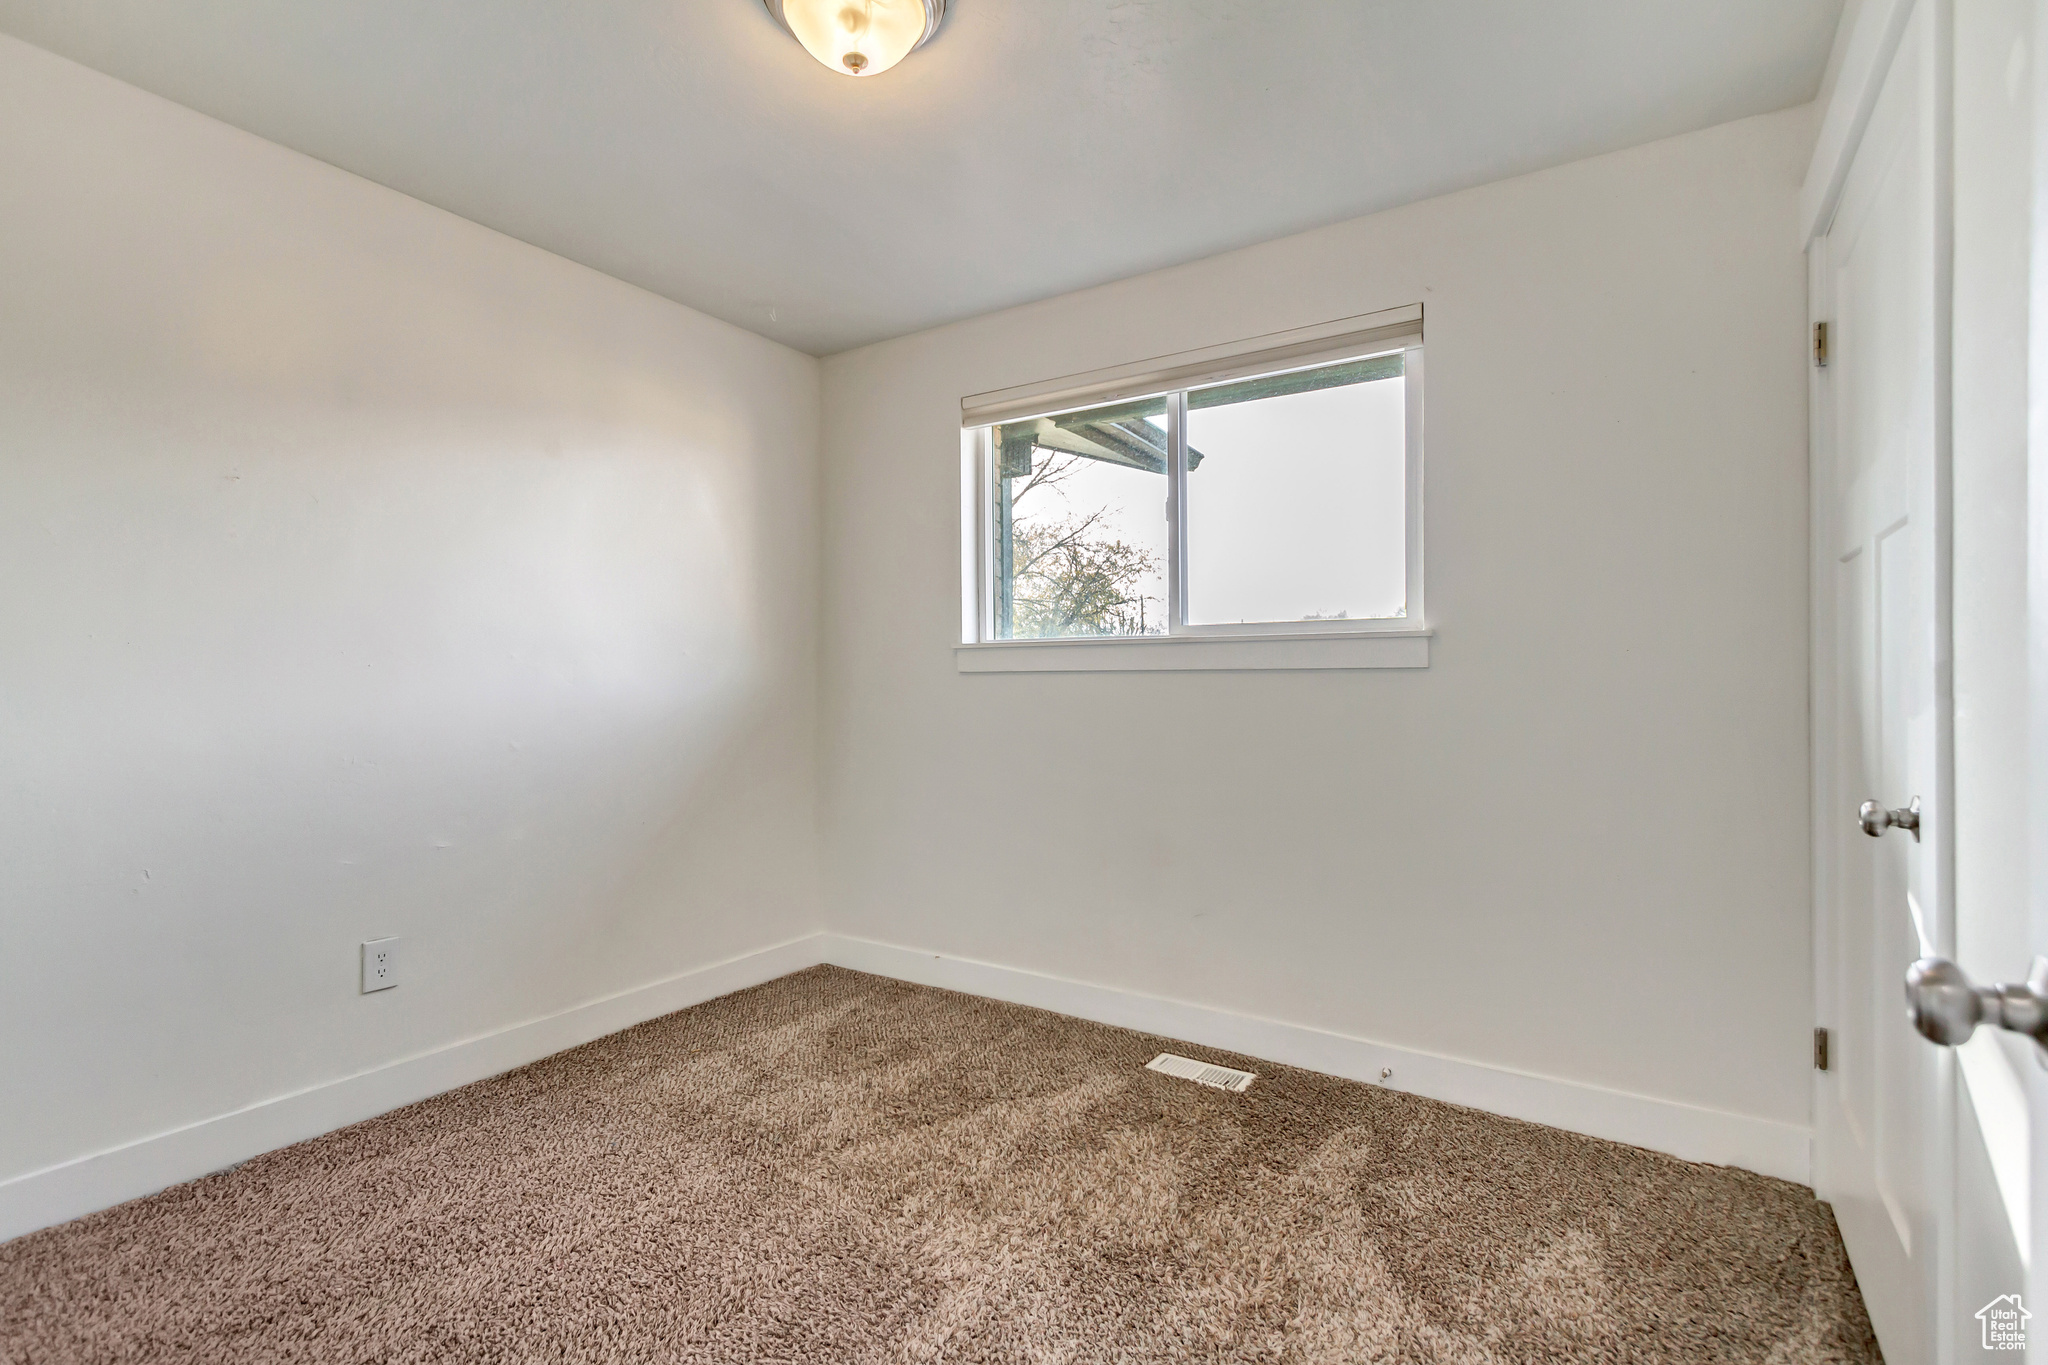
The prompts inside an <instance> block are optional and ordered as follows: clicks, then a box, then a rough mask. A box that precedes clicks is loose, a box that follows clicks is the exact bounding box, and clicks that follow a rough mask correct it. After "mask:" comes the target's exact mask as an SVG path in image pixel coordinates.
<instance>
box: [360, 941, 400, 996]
mask: <svg viewBox="0 0 2048 1365" xmlns="http://www.w3.org/2000/svg"><path fill="white" fill-rule="evenodd" d="M397 984H398V940H397V939H395V938H373V939H371V940H370V941H369V942H368V943H365V944H364V945H363V994H364V995H368V994H369V993H370V992H371V991H388V990H390V989H391V988H392V987H393V986H396V985H397Z"/></svg>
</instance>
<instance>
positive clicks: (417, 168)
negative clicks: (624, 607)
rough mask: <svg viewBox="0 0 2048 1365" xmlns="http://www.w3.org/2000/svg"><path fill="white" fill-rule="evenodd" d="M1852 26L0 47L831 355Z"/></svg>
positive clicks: (439, 14) (1578, 146) (527, 31)
mask: <svg viewBox="0 0 2048 1365" xmlns="http://www.w3.org/2000/svg"><path fill="white" fill-rule="evenodd" d="M1841 7H1842V0H952V12H951V14H950V15H949V17H948V18H947V21H946V26H945V28H944V29H943V30H942V31H941V32H940V34H939V36H938V37H937V38H936V39H935V40H934V41H933V42H932V43H931V45H930V46H928V47H926V48H925V49H924V50H923V51H921V52H918V53H916V54H914V55H912V56H911V57H910V58H909V59H908V60H906V61H905V62H904V63H903V65H902V66H900V67H898V68H897V69H896V70H894V71H891V72H888V73H885V74H883V75H881V76H877V77H874V78H872V79H867V80H853V79H850V78H847V77H844V76H839V75H835V74H834V73H832V72H829V71H827V70H825V69H824V68H823V67H821V66H819V65H817V64H816V63H815V62H813V61H812V60H811V58H810V57H809V56H808V55H806V54H805V53H804V51H803V50H802V49H801V48H800V47H798V46H797V44H796V42H795V40H794V39H792V38H790V37H789V36H788V35H787V34H785V33H784V32H783V31H782V30H781V29H779V28H777V27H776V26H775V24H774V22H773V21H772V20H771V19H770V18H769V17H768V15H767V13H766V11H765V10H764V9H763V8H762V5H761V0H178V3H165V0H0V30H4V31H6V32H8V33H12V34H14V35H16V36H18V37H21V38H24V39H27V40H28V41H30V42H32V43H36V44H38V45H40V46H43V47H46V48H49V49H51V50H52V51H55V52H59V53H62V54H63V55H65V56H68V57H72V58H74V59H76V60H78V61H80V62H83V63H85V64H87V65H89V66H93V67H96V68H98V69H100V70H102V71H105V72H108V73H111V74H112V75H115V76H118V77H120V78H121V79H123V80H127V81H130V82H133V83H134V84H136V85H139V86H142V87H144V88H145V89H149V90H153V91H156V92H157V93H159V94H162V95H165V96H168V97H169V98H171V99H173V100H176V101H178V102H179V103H181V104H185V105H189V106H191V107H192V108H195V109H199V110H203V111H204V112H206V113H209V114H212V115H215V116H216V117H218V118H221V119H224V120H226V121H227V122H229V123H233V124H236V125H238V126H240V127H242V128H246V129H248V130H250V131H251V132H254V133H257V134H260V135H261V136H263V137H266V138H270V139H272V140H273V141H276V142H281V143H283V144H285V145H286V146H289V147H295V148H297V149H299V150H300V151H303V152H307V153H310V154H311V155H313V156H316V157H319V158H321V159H322V160H324V161H330V162H332V163H334V164H335V165H337V166H342V167H346V168H347V169H349V170H351V171H355V172H357V173H358V174H361V175H364V176H367V177H369V178H370V179H372V180H376V181H380V182H382V183H383V184H386V185H390V186H393V187H394V188H397V189H400V190H403V191H405V192H406V193H407V194H411V195H415V196H417V197H418V198H420V199H424V200H426V201H427V202H429V203H432V204H438V205H440V206H441V207H443V208H446V209H449V210H452V211H453V212H455V213H458V214H461V215H462V216H463V217H465V218H471V219H474V220H475V221H477V222H479V223H484V224H488V225H489V226H491V227H494V228H497V229H499V230H500V231H503V232H507V233H510V234H511V235H512V236H515V237H519V238H523V239H524V240H526V241H529V242H532V243H534V244H536V245H538V246H542V247H545V248H547V249H548V250H550V251H554V252H558V253H560V254H561V255H564V256H568V257H570V258H572V259H574V260H578V261H582V262H584V263H585V264H588V265H591V266H594V267H596V268H597V269H599V270H603V271H606V272H608V273H610V274H613V275H616V276H618V277H619V278H621V279H625V280H630V281H632V282H633V283H635V284H639V285H643V286H645V287H646V288H648V289H651V290H654V291H656V292H657V293H661V294H665V295H667V296H668V297H669V298H672V299H675V300H677V301H679V302H682V303H686V304H689V305H691V306H693V307H696V308H700V309H702V310H704V311H705V312H707V313H711V314H714V315H716V316H718V317H721V318H725V319H728V320H729V321H732V322H735V323H738V324H739V325H740V326H742V327H746V328H749V329H751V330H753V331H756V332H761V333H764V334H766V335H768V336H771V337H774V338H776V339H777V340H780V341H784V342H787V343H789V344H790V345H792V346H796V347H799V348H801V349H803V350H806V351H810V352H813V353H816V354H826V353H830V352H832V351H837V350H842V349H844V348H846V347H849V346H856V345H859V344H861V343H863V342H868V341H874V340H878V339H880V338H883V337H889V336H895V335H899V334H901V333H904V332H910V331H915V330H917V329H919V328H922V327H928V326H931V325H933V324H936V323H940V322H945V321H948V320H950V319H954V318H959V317H966V316H970V315H972V314H975V313H981V312H986V311H988V310H989V309H993V308H1000V307H1003V306H1005V305H1008V304H1014V303H1021V302H1024V301H1027V300H1030V299H1036V298H1043V297H1046V296H1049V295H1053V294H1058V293H1062V292H1064V291H1066V290H1069V289H1075V288H1079V287H1081V286H1085V285H1089V284H1096V283H1100V282H1102V281H1106V280H1111V279H1117V278H1121V277H1123V276H1127V275H1132V274H1136V273H1139V272H1141V271H1145V270H1150V269H1154V268H1157V267H1159V266H1164V265H1170V264H1173V263H1175V262H1178V261H1185V260H1193V259H1196V258H1199V257H1202V256H1207V255H1211V254H1213V253H1215V252H1218V251H1223V250H1227V249H1229V248H1231V247H1236V246H1242V245H1245V244H1247V243H1251V242H1256V241H1261V240H1264V239H1267V238H1271V237H1277V236H1280V235H1283V234H1285V233H1289V232H1295V231H1299V230H1301V229H1304V228H1308V227H1313V226H1316V225H1317V224H1321V223H1328V222H1335V221H1337V220H1340V219H1344V218H1349V217H1353V216H1356V215H1358V214H1362V213H1369V212H1372V211H1374V210H1377V209H1383V208H1388V207H1391V206H1393V205H1395V204H1402V203H1407V202H1411V201H1413V200H1416V199H1421V198H1426V197H1428V196H1430V195H1433V194H1441V193H1443V192H1445V191H1448V190H1453V189H1457V188H1460V187H1463V186H1467V185H1474V184H1479V183H1482V182H1485V181H1488V180H1494V179H1498V178H1500V177H1502V176H1506V175H1513V174H1517V173H1519V172H1523V171H1529V170H1534V169H1537V168H1539V167H1542V166H1549V165H1555V164H1558V163H1560V162H1564V161H1569V160H1573V159H1575V158H1578V157H1582V156H1588V155H1592V154H1594V153H1598V152H1603V151H1609V150H1613V149H1615V148H1620V147H1626V146H1631V145H1634V144H1636V143H1641V142H1646V141H1649V140H1652V139H1654V138H1660V137H1667V136H1670V135H1671V134H1674V133H1679V132H1684V131H1686V130H1689V129H1693V128H1701V127H1706V126H1708V125H1710V124H1714V123H1720V122H1724V121H1726V120H1728V119H1733V118H1740V117H1742V116H1744V115H1748V114H1755V113H1762V112H1764V111H1766V110H1771V109H1779V108H1783V107H1785V106H1787V105H1791V104H1797V103H1801V102H1803V101H1805V100H1808V99H1811V98H1812V97H1813V95H1814V93H1815V91H1816V89H1817V88H1818V86H1819V83H1820V79H1821V72H1822V68H1823V66H1824V64H1825V62H1826V59H1827V53H1828V48H1829V45H1830V42H1831V41H1832V39H1833V36H1834V29H1835V23H1836V19H1837V17H1838V15H1839V13H1840V10H1841Z"/></svg>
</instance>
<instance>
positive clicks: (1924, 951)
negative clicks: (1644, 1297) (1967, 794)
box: [1815, 0, 1953, 1365]
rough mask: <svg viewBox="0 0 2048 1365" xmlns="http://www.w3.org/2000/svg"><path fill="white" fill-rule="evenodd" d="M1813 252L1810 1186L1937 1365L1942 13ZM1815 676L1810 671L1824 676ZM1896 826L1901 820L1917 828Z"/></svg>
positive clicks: (1941, 1203) (1929, 12) (1897, 1358)
mask: <svg viewBox="0 0 2048 1365" xmlns="http://www.w3.org/2000/svg"><path fill="white" fill-rule="evenodd" d="M1914 10H1915V12H1914V14H1913V16H1912V18H1911V19H1910V20H1909V22H1908V25H1907V28H1906V31H1905V36H1904V38H1903V39H1902V40H1901V42H1900V45H1899V47H1898V49H1897V54H1896V56H1895V57H1894V58H1893V59H1892V62H1891V64H1890V68H1889V70H1888V71H1887V72H1886V73H1885V74H1884V76H1883V78H1882V84H1881V86H1880V93H1879V95H1878V99H1877V103H1876V106H1875V109H1874V112H1873V113H1872V115H1871V117H1870V121H1869V124H1868V125H1867V128H1866V131H1865V132H1864V134H1863V137H1862V140H1861V142H1860V144H1859V146H1858V147H1857V150H1856V152H1855V154H1854V157H1853V158H1852V160H1851V163H1850V169H1849V173H1848V176H1847V178H1846V179H1845V181H1844V183H1843V189H1842V193H1841V197H1840V200H1839V202H1838V206H1837V208H1836V211H1835V217H1834V221H1833V224H1832V226H1831V228H1830V230H1829V232H1828V235H1827V238H1826V239H1825V242H1824V243H1823V244H1822V245H1821V247H1820V249H1819V250H1818V251H1817V253H1816V257H1815V260H1816V267H1817V278H1816V279H1815V287H1816V293H1817V294H1825V295H1827V296H1829V297H1827V298H1826V299H1825V300H1824V301H1822V300H1819V299H1817V300H1816V302H1820V303H1822V311H1821V312H1820V316H1821V317H1822V318H1824V319H1826V321H1827V323H1828V329H1829V352H1830V354H1829V364H1828V367H1827V369H1826V370H1825V371H1824V372H1823V375H1824V378H1823V379H1822V381H1821V383H1820V385H1819V387H1818V388H1817V390H1816V393H1817V395H1818V397H1819V399H1820V401H1821V403H1822V404H1823V405H1824V406H1825V408H1826V415H1827V418H1828V419H1829V420H1830V422H1831V425H1832V441H1831V443H1830V444H1831V445H1832V460H1831V466H1832V467H1831V478H1830V480H1829V484H1828V486H1827V487H1826V488H1825V489H1824V490H1823V489H1816V494H1817V496H1819V497H1822V498H1824V499H1825V500H1826V505H1825V506H1824V507H1823V508H1822V509H1821V511H1822V513H1823V515H1822V516H1821V517H1820V518H1819V519H1818V522H1819V525H1818V533H1819V535H1820V536H1821V537H1822V545H1823V546H1824V548H1825V551H1826V553H1825V554H1824V555H1823V556H1821V557H1820V558H1821V560H1822V563H1823V564H1824V565H1825V566H1826V567H1825V570H1824V572H1826V573H1827V574H1828V575H1829V576H1830V577H1831V579H1832V593H1831V605H1832V614H1833V618H1834V621H1833V626H1834V629H1833V632H1832V641H1831V642H1830V643H1831V644H1832V649H1831V650H1830V651H1829V652H1830V653H1831V654H1832V658H1831V659H1829V660H1827V661H1826V668H1827V675H1828V676H1827V679H1826V682H1827V684H1828V686H1827V688H1826V691H1825V693H1824V697H1825V700H1826V701H1827V703H1828V705H1827V706H1826V708H1825V714H1824V715H1823V716H1822V717H1821V718H1820V719H1821V725H1822V727H1823V731H1822V762H1823V765H1824V769H1825V771H1824V772H1823V773H1822V774H1821V776H1822V779H1823V782H1824V792H1825V796H1824V798H1823V801H1822V803H1821V804H1822V808H1821V809H1820V811H1819V812H1818V815H1819V818H1820V819H1821V820H1822V821H1823V826H1822V828H1823V831H1824V835H1823V840H1822V848H1821V851H1822V854H1823V858H1824V867H1823V877H1824V882H1825V888H1826V889H1825V891H1824V895H1825V901H1824V903H1823V905H1822V911H1823V924H1822V925H1821V930H1822V933H1821V944H1822V977H1821V980H1820V982H1819V983H1818V984H1819V985H1820V987H1821V1015H1822V1018H1821V1022H1822V1023H1823V1024H1824V1025H1826V1026H1827V1027H1828V1028H1829V1030H1830V1049H1829V1050H1830V1053H1831V1054H1832V1055H1831V1057H1830V1059H1829V1060H1830V1066H1829V1070H1828V1071H1827V1072H1826V1073H1824V1079H1823V1081H1822V1083H1821V1085H1820V1087H1819V1089H1818V1091H1817V1094H1818V1101H1819V1103H1818V1112H1817V1113H1816V1115H1815V1148H1816V1150H1815V1187H1816V1190H1817V1191H1818V1193H1819V1194H1820V1195H1821V1197H1822V1198H1824V1199H1826V1200H1828V1201H1829V1202H1830V1203H1832V1204H1833V1206H1834V1210H1835V1217H1836V1220H1837V1222H1838V1223H1839V1224H1840V1226H1841V1229H1842V1237H1843V1240H1844V1242H1845V1243H1846V1244H1847V1246H1848V1248H1849V1254H1850V1259H1851V1260H1852V1262H1853V1263H1854V1265H1855V1268H1856V1277H1857V1280H1858V1282H1859V1283H1860V1284H1861V1286H1862V1288H1863V1297H1864V1302H1865V1303H1866V1305H1867V1306H1868V1307H1869V1310H1870V1317H1871V1322H1872V1325H1873V1326H1874V1327H1875V1328H1876V1330H1877V1334H1878V1340H1879V1343H1880V1344H1881V1345H1882V1347H1883V1349H1884V1353H1885V1358H1886V1360H1887V1361H1888V1362H1890V1365H1920V1363H1921V1362H1933V1361H1937V1360H1940V1359H1942V1358H1943V1357H1942V1355H1941V1353H1940V1351H1939V1348H1938V1345H1937V1343H1938V1341H1939V1339H1940V1336H1941V1331H1940V1322H1939V1319H1940V1316H1941V1315H1940V1312H1939V1306H1940V1297H1941V1294H1940V1284H1941V1268H1942V1247H1941V1242H1942V1239H1943V1235H1944V1231H1945V1228H1946V1225H1947V1224H1948V1222H1949V1219H1948V1217H1947V1211H1946V1208H1945V1190H1944V1184H1945V1182H1944V1180H1943V1179H1942V1176H1941V1172H1942V1169H1943V1167H1944V1165H1945V1164H1946V1152H1945V1148H1946V1146H1947V1144H1946V1143H1945V1141H1944V1135H1945V1132H1946V1111H1945V1109H1944V1103H1945V1096H1946V1095H1947V1093H1948V1089H1949V1078H1948V1073H1949V1072H1950V1071H1951V1070H1952V1069H1953V1062H1952V1059H1951V1058H1950V1057H1949V1056H1948V1055H1947V1054H1946V1053H1945V1052H1944V1051H1943V1050H1942V1049H1939V1048H1935V1047H1932V1046H1930V1045H1928V1044H1927V1043H1926V1042H1925V1041H1923V1040H1922V1039H1921V1038H1920V1037H1919V1036H1918V1035H1917V1034H1916V1033H1914V1032H1913V1030H1912V1028H1911V1027H1910V1025H1909V1024H1908V1021H1907V1018H1906V1013H1905V1009H1904V1001H1903V998H1902V994H1901V989H1902V988H1901V983H1902V982H1903V980H1904V977H1905V974H1906V970H1907V968H1908V967H1909V966H1911V965H1912V963H1913V962H1914V961H1915V960H1916V959H1918V958H1921V957H1925V956H1932V955H1936V954H1945V953H1947V951H1948V950H1949V947H1950V942H1951V937H1952V927H1951V925H1950V924H1949V922H1948V920H1949V915H1948V902H1949V897H1948V888H1947V886H1946V884H1945V883H1946V878H1945V876H1944V854H1945V847H1944V845H1945V842H1946V836H1945V831H1946V829H1947V825H1948V812H1947V809H1946V806H1947V803H1946V802H1945V801H1944V799H1943V797H1944V792H1943V790H1942V786H1943V784H1942V781H1941V773H1942V769H1943V766H1944V754H1943V752H1942V751H1943V747H1944V743H1945V738H1946V736H1945V734H1944V732H1943V724H1942V722H1943V716H1944V711H1945V707H1946V698H1945V697H1944V695H1943V693H1942V687H1941V682H1942V679H1941V677H1940V674H1939V672H1938V670H1937V668H1936V661H1937V658H1938V657H1939V656H1940V654H1942V653H1945V651H1943V650H1940V649H1939V637H1940V626H1941V624H1942V623H1941V622H1940V621H1939V620H1938V616H1939V612H1938V610H1937V608H1938V603H1939V599H1940V587H1941V585H1940V584H1939V583H1938V582H1937V573H1938V571H1939V568H1940V565H1941V562H1942V553H1943V549H1944V542H1943V539H1942V538H1941V536H1940V533H1939V528H1940V526H1941V522H1942V518H1941V506H1940V500H1939V499H1940V494H1941V489H1940V488H1939V486H1938V484H1937V471H1938V469H1939V467H1940V464H1941V461H1942V457H1943V453H1944V443H1943V441H1942V440H1941V439H1940V431H1939V425H1940V418H1941V407H1942V404H1941V401H1940V400H1941V392H1940V385H1939V382H1938V378H1939V374H1940V364H1941V361H1942V359H1943V357H1942V356H1941V354H1940V349H1941V348H1940V340H1941V336H1940V331H1939V328H1938V316H1939V306H1940V297H1939V287H1940V281H1939V279H1938V272H1937V255H1936V252H1937V244H1938V241H1939V237H1940V234H1939V233H1938V231H1937V214H1938V212H1939V211H1940V209H1941V202H1940V200H1941V196H1940V194H1939V193H1938V186H1937V176H1938V174H1939V171H1940V166H1941V163H1940V158H1939V155H1938V151H1937V147H1936V143H1935V139H1936V136H1937V132H1938V130H1940V129H1941V127H1942V126H1943V121H1942V120H1941V119H1940V118H1939V117H1938V109H1937V103H1936V102H1937V99H1938V98H1939V95H1940V92H1941V90H1942V88H1943V84H1944V83H1943V82H1942V81H1940V80H1939V79H1938V78H1937V77H1938V72H1937V69H1936V66H1935V63H1936V61H1937V60H1938V58H1939V56H1940V55H1941V53H1940V47H1941V45H1940V44H1939V43H1938V42H1937V41H1936V39H1937V36H1938V35H1937V34H1936V32H1935V28H1934V26H1935V21H1936V19H1937V18H1938V17H1939V12H1938V8H1937V6H1936V5H1935V4H1933V3H1930V0H1920V2H1919V3H1917V4H1916V5H1915V6H1914ZM1821 662H1822V661H1821V660H1816V663H1817V664H1818V663H1821ZM1916 799H1917V802H1918V828H1917V830H1915V829H1908V828H1905V827H1904V826H1903V824H1900V825H1894V826H1891V827H1888V828H1887V827H1883V826H1880V829H1881V830H1882V833H1881V836H1880V837H1875V838H1873V837H1870V836H1868V835H1867V834H1866V833H1865V831H1864V829H1863V828H1862V827H1861V825H1860V824H1859V821H1858V807H1859V806H1860V805H1861V804H1862V803H1863V802H1865V801H1867V800H1869V801H1876V802H1877V803H1879V805H1880V807H1881V808H1883V809H1884V810H1900V811H1909V810H1911V809H1913V807H1914V803H1915V801H1916ZM1901 818H1902V821H1903V820H1904V819H1905V818H1907V817H1901Z"/></svg>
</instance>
